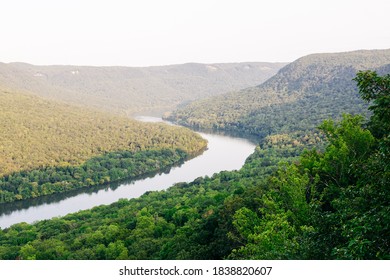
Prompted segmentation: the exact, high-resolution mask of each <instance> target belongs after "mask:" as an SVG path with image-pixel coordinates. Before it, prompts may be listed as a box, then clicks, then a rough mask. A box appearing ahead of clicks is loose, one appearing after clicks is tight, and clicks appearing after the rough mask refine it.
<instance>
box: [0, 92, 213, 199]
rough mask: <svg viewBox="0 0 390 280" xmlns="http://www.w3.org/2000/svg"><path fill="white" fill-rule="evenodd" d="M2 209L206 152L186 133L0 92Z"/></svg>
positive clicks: (197, 138) (196, 137) (198, 139)
mask: <svg viewBox="0 0 390 280" xmlns="http://www.w3.org/2000/svg"><path fill="white" fill-rule="evenodd" d="M0 107H1V108H2V110H1V111H0V203H1V202H10V201H13V200H20V199H26V198H31V197H37V196H40V195H46V194H51V193H54V192H63V191H66V190H69V189H74V188H79V187H82V186H91V185H95V184H101V183H106V182H111V181H115V180H118V179H123V178H129V177H133V176H139V175H141V174H145V173H149V172H152V171H158V170H161V169H164V168H166V167H167V166H171V165H172V164H177V163H179V162H181V161H182V160H184V159H185V158H187V157H190V156H194V155H196V154H198V153H199V152H201V151H202V150H203V149H204V148H205V147H206V145H207V143H206V141H205V140H203V139H202V138H201V137H200V136H199V135H198V134H196V133H194V132H192V131H190V130H189V129H184V128H179V127H175V126H168V125H165V124H158V123H154V124H151V123H143V122H138V121H134V120H130V119H128V118H125V117H119V116H112V115H108V114H104V113H100V112H97V111H92V110H87V109H82V108H78V107H74V106H70V105H65V104H60V103H56V102H53V101H48V100H44V99H41V98H39V97H36V96H33V95H29V94H22V93H15V92H10V91H6V90H0Z"/></svg>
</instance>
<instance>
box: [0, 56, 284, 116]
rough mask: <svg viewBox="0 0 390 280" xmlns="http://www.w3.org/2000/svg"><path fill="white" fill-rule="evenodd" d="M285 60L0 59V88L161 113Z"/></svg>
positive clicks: (262, 76)
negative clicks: (120, 63)
mask: <svg viewBox="0 0 390 280" xmlns="http://www.w3.org/2000/svg"><path fill="white" fill-rule="evenodd" d="M284 65H285V63H259V62H253V63H252V62H251V63H225V64H197V63H187V64H182V65H169V66H156V67H137V68H135V67H88V66H35V65H31V64H25V63H9V64H4V63H0V86H1V87H2V88H6V89H9V90H16V91H22V92H30V93H33V94H35V95H38V96H42V97H45V98H50V99H55V100H59V101H65V102H68V103H73V104H77V105H83V106H87V107H92V108H95V109H101V110H104V111H109V112H114V113H120V114H126V115H133V114H137V113H145V112H146V113H149V114H159V115H160V114H161V113H162V112H164V111H169V110H172V109H174V108H175V107H176V106H177V105H179V104H182V103H186V102H189V101H192V100H196V99H200V98H205V97H210V96H215V95H219V94H223V93H226V92H229V91H233V90H239V89H242V88H246V87H249V86H254V85H258V84H260V83H262V82H264V81H265V80H267V79H268V78H269V77H271V76H273V75H274V74H275V73H276V72H277V71H278V70H279V69H280V68H281V67H283V66H284Z"/></svg>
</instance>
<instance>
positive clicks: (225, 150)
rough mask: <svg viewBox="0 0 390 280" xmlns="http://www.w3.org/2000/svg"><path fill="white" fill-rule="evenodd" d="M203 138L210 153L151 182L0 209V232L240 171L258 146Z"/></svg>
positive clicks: (219, 137) (205, 135) (127, 183)
mask: <svg viewBox="0 0 390 280" xmlns="http://www.w3.org/2000/svg"><path fill="white" fill-rule="evenodd" d="M137 119H139V120H141V121H151V122H156V121H161V119H160V118H153V117H139V118H137ZM199 134H200V135H201V136H202V137H203V138H205V139H206V140H207V141H208V148H207V150H206V151H204V152H203V154H201V155H199V156H197V157H196V158H193V159H190V160H188V161H186V162H184V163H183V164H182V165H180V166H176V167H172V168H171V169H169V170H167V171H166V172H165V173H164V172H162V173H159V174H154V175H151V176H150V177H147V178H139V179H136V180H127V181H123V182H120V183H112V184H108V185H103V186H99V187H94V188H84V189H79V190H76V191H72V192H69V193H64V194H55V195H50V196H46V197H40V198H36V199H30V200H26V201H20V202H15V203H9V204H3V205H0V228H3V229H4V228H6V227H9V226H10V225H12V224H15V223H19V222H28V223H32V222H34V221H38V220H44V219H50V218H53V217H58V216H64V215H66V214H68V213H73V212H77V211H79V210H84V209H89V208H92V207H94V206H98V205H102V204H106V205H108V204H111V203H113V202H115V201H117V200H119V199H121V198H135V197H139V196H141V195H142V194H144V193H145V192H147V191H159V190H164V189H167V188H169V187H170V186H172V185H173V184H175V183H178V182H191V181H193V180H195V179H196V178H198V177H203V176H212V175H213V174H214V173H217V172H220V171H223V170H237V169H240V168H241V167H242V166H243V164H244V163H245V159H246V158H247V157H248V156H249V155H250V154H251V153H253V151H254V149H255V144H253V143H252V142H251V141H249V140H247V139H245V138H239V137H231V136H226V135H217V134H211V133H199Z"/></svg>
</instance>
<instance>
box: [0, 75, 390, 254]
mask: <svg viewBox="0 0 390 280" xmlns="http://www.w3.org/2000/svg"><path fill="white" fill-rule="evenodd" d="M356 81H357V82H358V85H359V90H360V92H361V95H362V97H363V98H364V99H365V100H368V101H371V102H372V103H371V104H372V106H370V108H371V109H370V110H371V111H372V115H371V118H370V122H369V123H368V124H365V123H364V118H363V117H362V116H351V115H347V114H346V115H344V116H343V118H342V120H341V121H338V122H336V121H333V120H327V121H325V122H323V123H322V125H321V126H320V130H321V131H322V133H323V135H322V134H317V136H315V135H314V133H312V134H310V135H304V134H303V133H302V135H300V136H299V137H295V136H298V134H295V136H293V135H283V134H280V135H277V136H273V135H272V136H269V137H267V138H266V139H265V140H264V141H262V143H261V144H260V146H259V147H258V148H257V149H256V151H255V153H254V154H253V155H252V156H251V157H250V158H248V160H247V162H246V164H245V165H244V167H243V168H242V169H241V170H240V171H233V172H221V173H219V174H216V175H214V176H213V177H211V178H198V179H197V180H195V181H194V182H192V183H189V184H187V183H182V184H177V185H176V186H174V187H172V188H170V189H168V190H166V191H161V192H149V193H146V194H144V195H143V196H142V197H140V198H137V199H131V200H124V199H122V200H120V201H118V202H116V203H114V204H112V205H110V206H100V207H95V208H93V209H90V210H86V211H80V212H78V213H74V214H70V215H67V216H65V217H63V218H55V219H52V220H46V221H40V222H37V223H35V224H32V225H29V224H26V223H21V224H17V225H13V226H11V227H10V228H8V229H4V230H2V231H0V258H3V259H222V258H225V259H390V249H389V248H390V246H389V242H390V239H389V236H390V228H389V225H390V215H389V213H390V205H389V201H390V200H389V199H390V189H389V186H390V169H389V166H390V161H389V160H390V149H389V147H390V134H389V131H390V130H386V129H387V128H388V126H389V118H387V116H388V114H389V106H388V103H387V101H388V100H389V95H390V91H389V87H390V75H385V76H378V75H376V74H375V73H374V72H361V73H359V74H358V75H357V77H356ZM378 127H381V128H382V127H383V128H385V130H379V131H378ZM323 137H325V138H326V143H322V142H321V139H323ZM304 143H308V144H310V145H312V146H318V144H321V143H322V144H321V145H322V146H323V148H322V149H320V150H318V149H312V150H310V151H305V152H302V151H303V149H304V147H305V145H304ZM299 154H300V155H299ZM280 160H284V162H282V163H278V166H276V162H280Z"/></svg>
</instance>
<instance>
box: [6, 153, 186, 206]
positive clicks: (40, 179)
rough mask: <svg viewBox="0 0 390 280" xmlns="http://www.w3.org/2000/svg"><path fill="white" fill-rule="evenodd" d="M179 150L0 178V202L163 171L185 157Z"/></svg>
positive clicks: (113, 156) (107, 157) (101, 159)
mask: <svg viewBox="0 0 390 280" xmlns="http://www.w3.org/2000/svg"><path fill="white" fill-rule="evenodd" d="M188 156H189V155H188V154H187V153H186V152H184V151H182V150H179V149H177V150H173V149H160V150H146V151H140V152H129V151H119V152H111V153H106V154H104V155H101V156H97V157H94V158H92V159H89V160H87V161H86V162H84V163H83V164H81V165H77V166H71V165H68V166H47V167H43V168H40V169H34V170H31V171H19V172H14V173H11V174H9V175H5V176H3V177H2V178H0V203H2V202H12V201H15V200H21V199H28V198H35V197H38V196H42V195H49V194H53V193H61V192H66V191H69V190H73V189H78V188H82V187H90V186H94V185H102V184H105V183H109V182H113V181H118V180H121V179H126V178H135V177H138V176H141V175H146V174H149V173H152V172H156V171H161V170H164V169H165V168H167V167H170V166H172V165H174V164H178V163H180V162H182V161H184V160H185V159H187V158H188Z"/></svg>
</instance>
